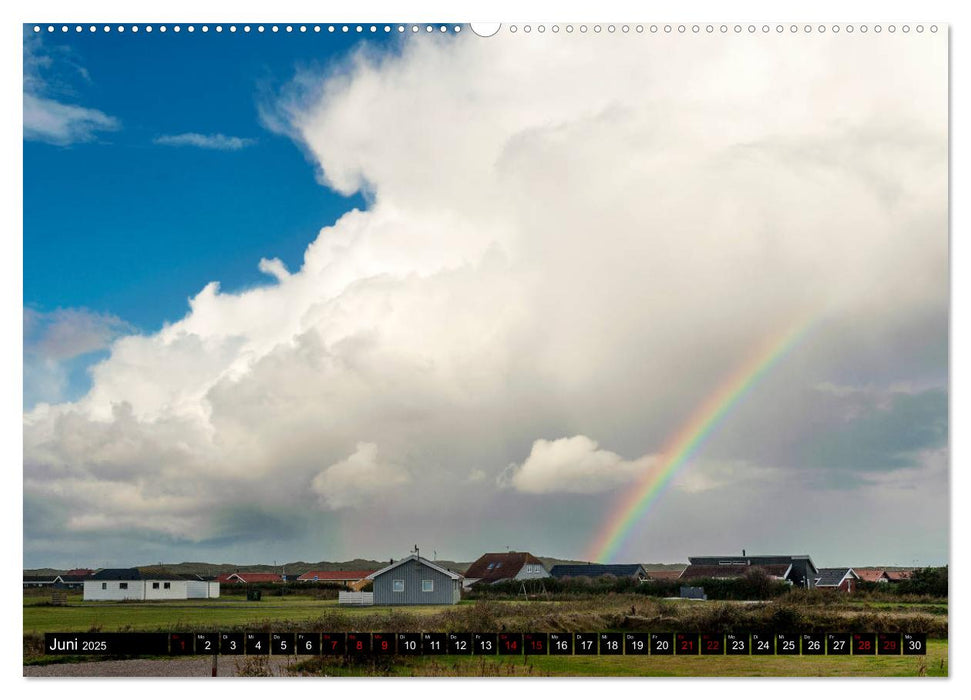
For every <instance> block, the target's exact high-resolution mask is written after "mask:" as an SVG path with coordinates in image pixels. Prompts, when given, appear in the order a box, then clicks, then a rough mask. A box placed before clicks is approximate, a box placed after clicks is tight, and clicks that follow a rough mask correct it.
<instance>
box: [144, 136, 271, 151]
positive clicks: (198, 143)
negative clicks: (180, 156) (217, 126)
mask: <svg viewBox="0 0 971 700" xmlns="http://www.w3.org/2000/svg"><path fill="white" fill-rule="evenodd" d="M154 143H157V144H159V145H161V146H195V147H196V148H206V149H210V150H214V151H239V150H242V149H244V148H246V147H247V146H252V145H253V144H254V143H256V139H247V138H241V137H239V136H226V135H225V134H196V133H192V132H190V133H186V134H163V135H162V136H157V137H156V138H155V139H154Z"/></svg>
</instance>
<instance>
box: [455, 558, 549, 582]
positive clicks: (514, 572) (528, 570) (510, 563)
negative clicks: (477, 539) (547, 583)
mask: <svg viewBox="0 0 971 700" xmlns="http://www.w3.org/2000/svg"><path fill="white" fill-rule="evenodd" d="M548 577H549V572H547V571H546V567H544V566H543V562H541V561H540V560H539V559H537V558H536V557H534V556H533V555H532V554H530V553H529V552H502V553H489V554H483V555H482V556H481V557H479V558H478V559H476V560H475V561H474V562H472V565H471V566H470V567H469V568H468V570H467V571H466V572H465V582H464V584H463V585H465V586H471V585H472V584H474V583H498V582H499V581H508V580H510V579H515V580H517V581H527V580H531V579H537V578H548Z"/></svg>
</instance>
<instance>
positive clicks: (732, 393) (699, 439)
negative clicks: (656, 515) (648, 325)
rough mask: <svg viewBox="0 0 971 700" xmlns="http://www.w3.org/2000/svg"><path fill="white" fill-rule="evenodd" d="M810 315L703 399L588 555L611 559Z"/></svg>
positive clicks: (613, 513) (761, 348)
mask: <svg viewBox="0 0 971 700" xmlns="http://www.w3.org/2000/svg"><path fill="white" fill-rule="evenodd" d="M813 320H814V317H813V316H808V317H803V318H801V319H800V321H799V322H797V323H794V324H791V325H789V326H787V327H786V328H785V330H784V331H783V332H781V333H779V334H777V335H773V336H770V337H768V338H765V339H763V341H762V342H761V343H759V344H758V345H757V346H756V347H755V348H754V349H753V352H752V353H751V354H749V356H748V357H747V358H746V360H745V361H744V362H742V363H741V364H740V365H739V366H738V367H737V368H735V371H733V372H732V373H731V374H730V375H729V376H728V377H727V378H726V379H725V380H724V381H723V382H722V383H721V384H720V385H719V386H718V388H717V389H716V390H715V391H714V392H713V393H711V394H709V395H708V397H707V398H706V399H705V400H704V401H702V402H701V404H699V405H698V407H697V408H696V409H695V411H694V412H693V413H692V414H691V418H690V419H688V420H687V421H686V422H685V423H684V424H683V425H682V426H681V427H680V428H679V429H678V431H677V432H676V433H674V435H673V436H672V437H671V438H669V439H668V440H667V441H666V442H665V446H664V448H663V449H662V450H661V453H660V458H659V459H658V460H657V461H656V462H655V463H654V464H653V465H652V466H651V468H649V469H648V470H647V471H646V472H645V473H644V475H643V476H642V477H640V480H639V481H638V482H637V483H636V484H635V486H634V488H632V489H629V490H627V491H626V492H625V494H624V495H622V496H621V498H620V499H619V501H618V502H617V504H616V507H614V508H611V509H610V512H611V516H610V517H609V518H608V519H607V520H606V521H605V522H604V525H603V527H602V528H601V529H600V531H599V532H598V534H597V536H596V538H595V539H594V540H593V542H592V543H591V545H590V548H589V550H588V553H587V557H586V559H587V561H598V562H609V561H610V560H612V559H613V558H614V556H615V555H616V554H617V552H618V551H619V550H620V548H621V547H622V546H623V545H624V542H626V541H627V538H628V537H629V536H630V534H631V532H632V531H633V529H634V526H635V525H636V524H637V523H638V522H639V521H640V520H641V519H642V518H643V517H644V516H645V515H646V514H647V513H648V511H650V509H651V506H652V505H653V504H654V503H655V502H656V501H657V499H658V496H660V495H661V494H662V493H663V492H664V489H665V487H666V486H667V485H668V484H670V483H671V480H672V479H673V478H674V476H675V475H676V474H677V473H678V472H679V471H680V470H681V468H682V467H684V466H685V465H686V464H687V463H688V462H689V461H690V460H691V458H692V457H693V456H694V455H695V454H696V453H697V451H698V449H699V448H700V447H701V445H702V444H703V443H704V441H705V439H706V438H707V437H708V436H709V435H711V434H712V432H713V431H714V430H715V428H717V427H718V425H719V424H720V423H721V422H722V420H723V419H724V418H725V416H726V415H727V414H728V412H729V411H730V410H731V409H732V408H733V407H734V406H736V405H737V404H738V403H739V402H740V401H741V400H742V399H743V398H744V397H745V395H746V394H748V393H749V391H751V390H752V387H753V386H755V384H756V383H757V382H758V381H759V379H761V378H762V377H763V376H764V375H765V374H766V373H767V372H768V371H769V370H770V369H772V367H774V366H775V365H776V363H778V362H779V360H781V359H782V358H783V357H784V356H785V355H786V353H787V352H788V351H789V350H790V349H792V347H793V346H794V345H796V343H798V342H799V340H800V339H801V338H802V337H803V336H804V335H805V334H806V332H807V331H808V330H809V328H810V327H811V326H812V324H813Z"/></svg>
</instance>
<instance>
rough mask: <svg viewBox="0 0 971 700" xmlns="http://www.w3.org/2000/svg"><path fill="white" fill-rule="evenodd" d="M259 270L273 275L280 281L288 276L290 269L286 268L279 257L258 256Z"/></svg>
mask: <svg viewBox="0 0 971 700" xmlns="http://www.w3.org/2000/svg"><path fill="white" fill-rule="evenodd" d="M260 272H262V273H263V274H265V275H270V276H271V277H275V278H276V279H277V281H278V282H282V281H283V280H285V279H286V278H287V277H289V276H290V271H289V270H287V266H286V265H284V264H283V261H282V260H280V258H272V259H267V258H260Z"/></svg>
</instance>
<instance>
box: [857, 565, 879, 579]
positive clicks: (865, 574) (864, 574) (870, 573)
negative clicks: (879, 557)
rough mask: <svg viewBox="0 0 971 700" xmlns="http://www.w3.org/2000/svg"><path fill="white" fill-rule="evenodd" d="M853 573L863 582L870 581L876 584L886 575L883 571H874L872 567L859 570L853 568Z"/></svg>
mask: <svg viewBox="0 0 971 700" xmlns="http://www.w3.org/2000/svg"><path fill="white" fill-rule="evenodd" d="M853 571H855V572H856V575H857V576H859V577H860V580H861V581H869V582H871V583H875V582H877V581H879V580H880V579H882V578H884V573H885V572H884V570H883V569H874V568H870V567H864V568H860V569H857V568H856V567H855V566H854V567H853Z"/></svg>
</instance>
